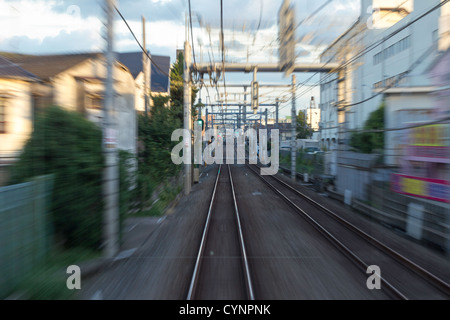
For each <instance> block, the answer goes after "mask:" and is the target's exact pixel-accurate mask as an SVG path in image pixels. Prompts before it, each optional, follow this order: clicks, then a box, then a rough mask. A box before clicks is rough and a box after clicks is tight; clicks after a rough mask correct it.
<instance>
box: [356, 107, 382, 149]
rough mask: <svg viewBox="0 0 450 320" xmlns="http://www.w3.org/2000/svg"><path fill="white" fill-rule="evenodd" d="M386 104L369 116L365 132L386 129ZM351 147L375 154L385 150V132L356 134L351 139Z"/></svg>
mask: <svg viewBox="0 0 450 320" xmlns="http://www.w3.org/2000/svg"><path fill="white" fill-rule="evenodd" d="M384 107H385V104H384V102H383V103H382V104H381V105H380V107H379V108H378V109H377V110H375V111H374V112H372V113H371V114H370V115H369V118H368V119H367V120H366V122H365V123H364V127H363V130H383V129H384ZM350 146H352V147H353V148H355V149H357V150H359V151H361V152H363V153H373V152H375V151H378V150H382V149H384V132H355V133H353V134H352V136H351V138H350Z"/></svg>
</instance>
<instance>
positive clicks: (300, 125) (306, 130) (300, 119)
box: [296, 110, 313, 139]
mask: <svg viewBox="0 0 450 320" xmlns="http://www.w3.org/2000/svg"><path fill="white" fill-rule="evenodd" d="M296 123H297V128H296V129H297V139H310V138H311V136H312V134H313V130H312V129H311V128H310V127H309V125H308V123H307V121H306V114H305V112H304V111H303V110H300V111H299V112H298V115H297V119H296Z"/></svg>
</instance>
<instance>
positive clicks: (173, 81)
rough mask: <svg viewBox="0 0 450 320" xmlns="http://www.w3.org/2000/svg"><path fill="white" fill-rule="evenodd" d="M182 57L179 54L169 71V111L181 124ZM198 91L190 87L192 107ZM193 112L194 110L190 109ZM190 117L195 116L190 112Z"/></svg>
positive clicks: (182, 92)
mask: <svg viewBox="0 0 450 320" xmlns="http://www.w3.org/2000/svg"><path fill="white" fill-rule="evenodd" d="M183 76H184V56H183V53H181V52H180V53H179V54H178V57H177V61H176V62H175V63H174V64H173V65H172V68H171V69H170V102H171V111H172V114H173V116H175V117H177V118H179V119H180V120H181V123H183V114H184V113H183V103H184V91H183V90H184V79H183ZM197 93H198V89H197V88H196V87H195V86H192V92H191V101H192V105H194V102H195V99H196V98H197ZM192 109H193V110H195V109H194V108H192ZM192 116H193V117H194V116H195V112H192Z"/></svg>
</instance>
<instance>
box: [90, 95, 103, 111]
mask: <svg viewBox="0 0 450 320" xmlns="http://www.w3.org/2000/svg"><path fill="white" fill-rule="evenodd" d="M87 107H88V108H90V109H97V110H101V109H103V99H102V97H100V96H97V95H96V96H89V97H88V104H87Z"/></svg>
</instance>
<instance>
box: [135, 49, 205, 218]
mask: <svg viewBox="0 0 450 320" xmlns="http://www.w3.org/2000/svg"><path fill="white" fill-rule="evenodd" d="M183 64H184V60H183V55H182V54H180V55H179V56H178V60H177V61H176V62H175V63H174V64H173V66H172V68H171V71H170V74H171V79H170V93H171V94H170V97H164V96H156V97H153V103H154V106H153V107H152V110H151V112H150V115H149V116H147V115H140V116H139V117H138V136H139V154H138V168H139V169H138V176H137V189H136V202H137V203H138V204H139V206H140V208H141V210H143V211H144V212H148V209H146V208H148V207H151V206H153V207H155V208H157V207H158V206H161V204H162V203H163V202H164V201H162V202H161V204H158V205H156V206H154V203H152V201H153V200H152V194H153V192H154V190H155V189H156V187H157V186H159V185H161V184H164V183H165V181H166V179H168V178H169V177H173V176H175V175H177V174H178V173H179V171H180V169H181V167H180V166H177V165H175V164H173V162H172V159H171V152H172V149H173V147H174V146H175V145H176V144H178V143H179V141H171V137H172V132H173V131H174V130H175V129H180V128H183V98H184V97H183ZM197 92H198V90H197V89H196V88H193V90H192V101H195V99H196V95H197ZM169 102H170V104H169ZM168 105H169V106H168ZM192 114H193V118H194V117H195V114H196V112H195V108H193V113H192ZM175 189H176V188H175ZM171 193H172V189H170V188H169V189H167V188H165V189H164V191H163V192H162V193H161V195H160V201H161V200H162V199H161V198H164V197H169V198H170V197H171ZM157 211H158V212H160V211H161V210H157ZM154 212H155V211H153V212H152V214H154Z"/></svg>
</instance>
